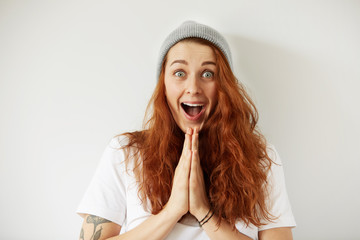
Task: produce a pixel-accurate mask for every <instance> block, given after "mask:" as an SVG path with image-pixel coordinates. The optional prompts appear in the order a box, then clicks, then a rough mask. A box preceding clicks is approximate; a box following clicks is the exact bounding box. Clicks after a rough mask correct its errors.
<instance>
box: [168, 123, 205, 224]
mask: <svg viewBox="0 0 360 240" xmlns="http://www.w3.org/2000/svg"><path fill="white" fill-rule="evenodd" d="M198 147H199V130H198V128H194V129H191V128H188V129H187V131H186V134H185V141H184V146H183V151H182V154H181V157H180V160H179V163H178V165H177V167H176V170H175V175H174V179H173V186H172V190H171V195H170V198H169V201H168V203H167V204H166V206H165V208H167V209H168V210H169V211H171V212H173V213H174V214H176V215H177V216H178V217H179V218H181V217H182V216H183V215H185V214H186V213H187V212H190V213H191V214H192V215H193V216H194V217H196V219H197V220H198V221H200V220H201V219H202V218H203V217H204V216H205V215H206V213H208V212H209V210H210V204H209V201H208V198H207V195H206V192H205V183H204V176H203V171H202V169H201V165H200V159H199V151H198Z"/></svg>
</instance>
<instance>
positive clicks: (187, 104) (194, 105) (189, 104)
mask: <svg viewBox="0 0 360 240" xmlns="http://www.w3.org/2000/svg"><path fill="white" fill-rule="evenodd" d="M183 104H184V105H186V106H189V107H202V106H204V104H192V103H183Z"/></svg>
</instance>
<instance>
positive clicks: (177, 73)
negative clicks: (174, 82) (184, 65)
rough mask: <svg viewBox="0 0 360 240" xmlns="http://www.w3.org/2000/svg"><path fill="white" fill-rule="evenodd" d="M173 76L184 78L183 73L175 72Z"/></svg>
mask: <svg viewBox="0 0 360 240" xmlns="http://www.w3.org/2000/svg"><path fill="white" fill-rule="evenodd" d="M174 75H175V76H176V77H184V76H185V73H184V72H183V71H176V72H175V73H174Z"/></svg>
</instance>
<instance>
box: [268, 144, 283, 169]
mask: <svg viewBox="0 0 360 240" xmlns="http://www.w3.org/2000/svg"><path fill="white" fill-rule="evenodd" d="M266 152H267V154H268V156H269V158H270V159H271V161H272V162H273V163H275V165H281V164H282V162H281V159H280V156H279V153H278V151H277V150H276V148H275V146H274V145H273V144H272V143H267V144H266ZM272 165H274V164H272Z"/></svg>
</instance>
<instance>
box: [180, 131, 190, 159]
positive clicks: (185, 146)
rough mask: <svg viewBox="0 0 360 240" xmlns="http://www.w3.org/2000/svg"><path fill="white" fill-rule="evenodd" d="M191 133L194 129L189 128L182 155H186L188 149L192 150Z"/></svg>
mask: <svg viewBox="0 0 360 240" xmlns="http://www.w3.org/2000/svg"><path fill="white" fill-rule="evenodd" d="M191 135H192V129H191V128H188V129H187V130H186V133H185V140H184V146H183V151H182V155H184V154H185V153H186V151H187V150H191Z"/></svg>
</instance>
